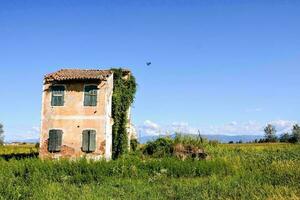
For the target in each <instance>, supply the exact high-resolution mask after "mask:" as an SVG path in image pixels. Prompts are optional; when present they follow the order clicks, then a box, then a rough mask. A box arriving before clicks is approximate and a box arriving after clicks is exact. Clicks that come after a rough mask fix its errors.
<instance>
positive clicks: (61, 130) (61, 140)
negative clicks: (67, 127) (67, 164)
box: [47, 128, 64, 153]
mask: <svg viewBox="0 0 300 200" xmlns="http://www.w3.org/2000/svg"><path fill="white" fill-rule="evenodd" d="M51 131H60V132H61V139H60V143H61V144H60V147H59V150H50V149H49V143H50V132H51ZM63 135H64V130H63V129H61V128H51V129H49V130H48V147H47V150H48V152H50V153H58V152H61V147H62V144H63Z"/></svg>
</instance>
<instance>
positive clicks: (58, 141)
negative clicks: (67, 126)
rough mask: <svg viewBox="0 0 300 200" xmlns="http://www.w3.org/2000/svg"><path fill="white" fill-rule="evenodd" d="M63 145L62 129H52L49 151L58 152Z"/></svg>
mask: <svg viewBox="0 0 300 200" xmlns="http://www.w3.org/2000/svg"><path fill="white" fill-rule="evenodd" d="M61 145H62V130H50V131H49V139H48V151H49V152H58V151H60V150H61Z"/></svg>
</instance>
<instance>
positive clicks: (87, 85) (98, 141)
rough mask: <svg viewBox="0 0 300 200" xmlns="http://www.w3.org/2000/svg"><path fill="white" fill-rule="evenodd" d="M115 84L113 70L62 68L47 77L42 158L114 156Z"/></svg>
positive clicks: (42, 127) (45, 80) (41, 140)
mask: <svg viewBox="0 0 300 200" xmlns="http://www.w3.org/2000/svg"><path fill="white" fill-rule="evenodd" d="M123 73H124V77H125V78H126V76H130V71H128V70H124V71H123ZM113 84H114V83H113V71H111V70H80V69H62V70H59V71H57V72H55V73H51V74H48V75H46V76H45V78H44V85H43V95H42V116H41V134H40V157H41V158H59V157H65V158H78V157H82V156H85V157H87V158H92V159H100V158H106V159H110V158H111V155H112V125H113V120H112V116H111V114H112V94H113ZM129 112H130V111H129ZM128 117H129V118H130V113H129V115H128ZM128 130H132V129H131V127H129V128H128ZM128 135H129V136H131V135H132V133H129V134H128ZM131 137H132V136H131Z"/></svg>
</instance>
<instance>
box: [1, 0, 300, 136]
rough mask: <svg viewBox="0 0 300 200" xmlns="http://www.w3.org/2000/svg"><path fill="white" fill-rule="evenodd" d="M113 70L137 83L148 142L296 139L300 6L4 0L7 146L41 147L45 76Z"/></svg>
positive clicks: (137, 114)
mask: <svg viewBox="0 0 300 200" xmlns="http://www.w3.org/2000/svg"><path fill="white" fill-rule="evenodd" d="M147 61H150V62H152V64H151V65H150V66H146V64H145V63H146V62H147ZM113 66H120V67H121V66H125V67H126V68H130V69H131V70H132V71H133V73H134V75H135V76H136V78H137V81H138V84H139V86H138V92H137V95H136V101H135V104H134V109H133V120H134V122H135V124H136V125H137V127H138V128H139V130H140V131H142V132H145V133H146V134H147V133H148V134H156V132H157V130H167V129H171V130H173V129H176V128H181V129H184V130H186V131H190V132H193V131H195V130H197V129H200V130H201V131H203V132H204V133H207V134H221V133H225V134H256V133H261V130H262V127H263V126H264V125H265V124H266V123H268V122H272V123H273V124H274V125H276V126H278V128H279V129H280V130H288V128H290V126H291V125H292V124H293V123H295V122H299V121H300V115H299V113H300V92H299V91H300V1H292V0H290V1H284V0H280V1H276V0H272V1H261V0H260V1H255V0H249V1H246V0H245V1H229V0H226V1H225V0H223V1H214V0H212V1H196V0H195V1H192V0H160V1H159V0H152V1H149V0H145V1H143V0H132V1H125V0H123V1H120V0H116V1H109V0H103V1H101V0H99V1H96V0H95V1H91V0H85V1H83V0H82V1H79V0H77V1H72V2H71V1H69V0H51V1H49V0H47V1H36V0H35V1H34V0H26V1H25V0H0V91H1V98H0V122H2V123H3V125H4V127H5V131H6V138H7V140H9V139H15V138H37V137H38V127H39V125H40V110H41V93H42V79H43V75H44V74H46V73H50V72H53V71H56V70H58V69H60V68H97V69H98V68H99V69H102V68H103V69H105V68H110V67H113Z"/></svg>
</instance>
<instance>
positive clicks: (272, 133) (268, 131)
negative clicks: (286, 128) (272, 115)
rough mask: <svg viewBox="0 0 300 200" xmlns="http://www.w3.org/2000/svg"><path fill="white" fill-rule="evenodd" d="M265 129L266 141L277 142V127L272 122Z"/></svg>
mask: <svg viewBox="0 0 300 200" xmlns="http://www.w3.org/2000/svg"><path fill="white" fill-rule="evenodd" d="M264 131H265V141H266V142H276V141H277V137H276V129H275V127H274V126H272V125H271V124H268V125H267V127H266V128H265V129H264Z"/></svg>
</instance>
